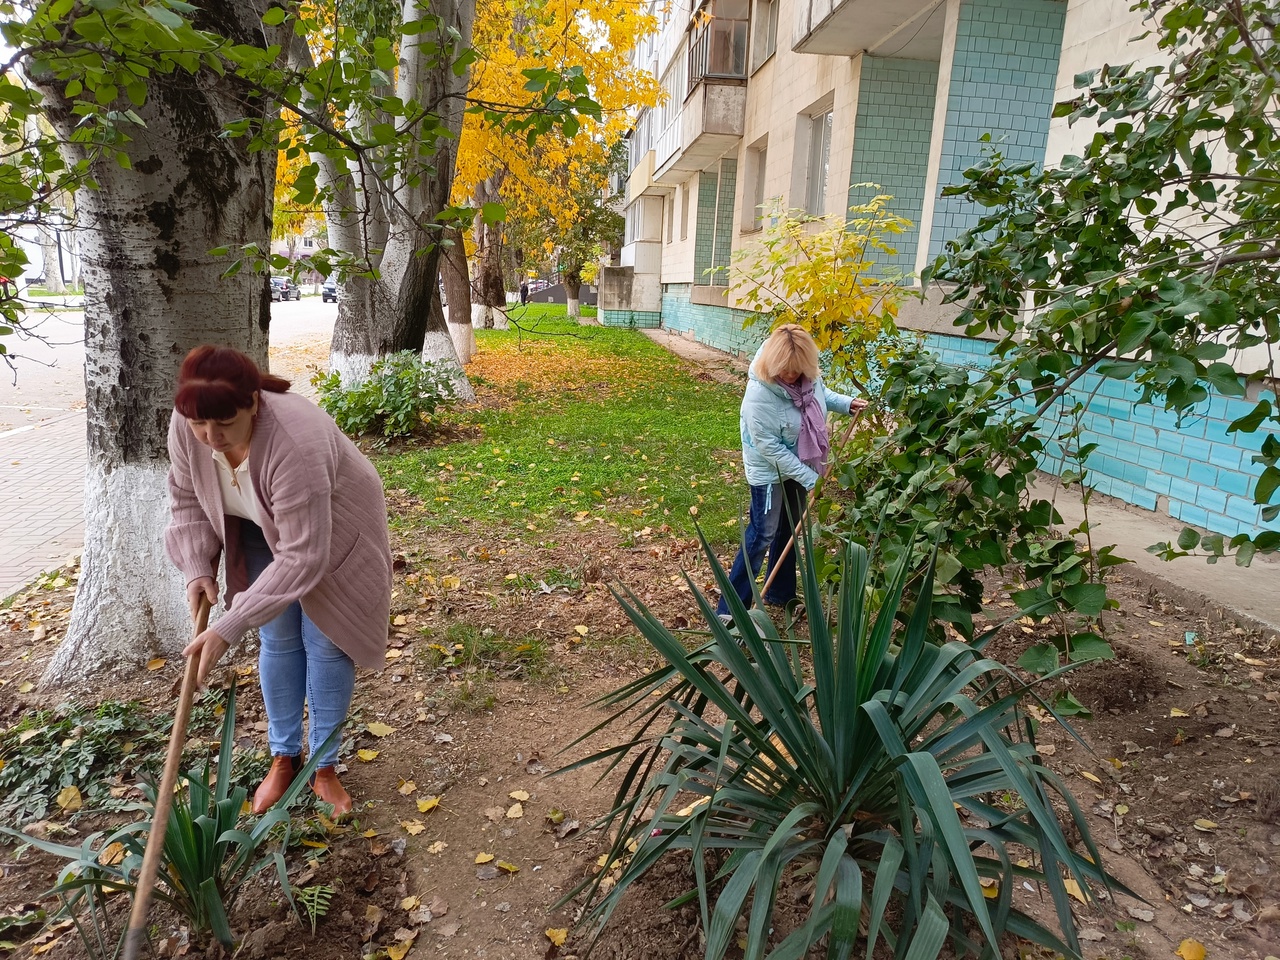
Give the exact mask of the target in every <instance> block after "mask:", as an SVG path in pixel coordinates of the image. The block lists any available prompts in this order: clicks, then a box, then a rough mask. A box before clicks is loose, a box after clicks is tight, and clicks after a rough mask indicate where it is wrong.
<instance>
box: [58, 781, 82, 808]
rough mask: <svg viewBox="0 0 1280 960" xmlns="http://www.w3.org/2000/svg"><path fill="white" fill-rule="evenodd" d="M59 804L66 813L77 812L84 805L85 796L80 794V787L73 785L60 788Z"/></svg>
mask: <svg viewBox="0 0 1280 960" xmlns="http://www.w3.org/2000/svg"><path fill="white" fill-rule="evenodd" d="M58 806H59V807H61V808H62V809H63V811H64V812H66V813H75V812H76V811H77V810H79V809H80V808H81V807H82V806H84V798H83V797H81V796H80V788H79V787H77V786H74V785H73V786H70V787H63V788H62V789H61V790H59V791H58Z"/></svg>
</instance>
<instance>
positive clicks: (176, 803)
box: [0, 684, 338, 957]
mask: <svg viewBox="0 0 1280 960" xmlns="http://www.w3.org/2000/svg"><path fill="white" fill-rule="evenodd" d="M235 703H236V692H235V686H234V684H233V685H232V687H231V689H230V691H229V692H228V694H227V703H226V712H225V714H224V715H223V723H222V738H221V742H220V745H219V749H218V754H217V757H216V769H211V767H210V763H209V760H208V758H205V760H204V761H203V763H201V764H200V765H199V766H197V767H196V769H195V770H188V771H183V772H182V773H181V775H180V777H179V783H178V786H177V789H175V791H174V797H173V805H172V807H170V810H169V825H168V828H167V830H166V832H165V836H164V850H163V855H162V859H161V865H160V871H159V876H158V880H157V884H156V888H155V891H154V894H153V898H154V899H155V900H157V901H160V902H162V903H165V904H167V905H169V906H170V907H171V908H172V909H173V910H174V911H176V912H177V913H178V914H179V915H181V916H182V917H183V918H184V919H185V920H186V921H187V922H188V923H190V925H191V927H192V929H193V930H195V931H197V932H211V933H212V934H213V935H214V936H215V937H217V939H218V940H219V941H220V942H221V943H223V944H225V945H226V946H228V947H229V946H231V945H232V944H233V937H232V934H231V928H230V925H229V922H228V919H227V914H228V911H229V910H230V908H231V906H232V905H233V904H234V903H235V900H236V897H237V896H238V894H239V892H240V888H241V886H242V885H243V884H244V882H245V881H246V880H248V879H249V878H250V877H253V876H254V875H255V874H257V873H259V872H260V871H262V870H264V869H266V868H267V867H270V866H274V867H275V868H276V871H277V873H278V875H279V878H280V885H281V889H283V890H284V891H285V896H286V897H288V898H289V902H290V904H293V894H292V887H291V886H290V884H289V879H288V874H287V872H286V869H285V861H284V856H283V853H282V851H283V850H284V849H286V848H287V846H288V842H289V819H290V818H289V812H288V807H289V805H290V804H291V803H292V802H293V801H294V799H295V798H296V797H297V795H298V793H299V792H300V791H301V790H302V789H303V788H304V787H305V786H306V785H307V782H308V778H309V777H310V776H311V774H312V773H313V772H314V771H315V767H316V763H317V761H318V759H319V757H320V756H321V755H322V754H323V753H324V749H325V748H327V747H328V743H326V744H325V745H324V747H322V748H321V749H320V750H317V751H316V752H315V753H314V754H313V755H312V758H311V759H310V760H309V761H308V762H307V763H306V764H305V765H304V766H303V768H302V770H301V771H299V773H298V776H297V778H296V779H295V780H294V782H293V784H292V785H291V786H290V787H289V789H288V790H287V791H285V794H284V796H282V797H281V798H280V800H279V802H278V803H277V804H276V805H275V806H274V807H272V809H271V810H270V811H268V812H267V813H266V814H265V815H264V816H263V817H262V818H261V819H259V820H258V821H256V822H255V823H254V824H253V825H252V827H250V828H249V829H247V830H242V829H240V827H239V820H240V813H241V809H242V808H243V807H244V804H245V800H246V799H247V798H248V795H249V793H248V789H247V788H246V787H245V786H243V785H241V784H235V783H234V782H233V780H232V765H233V760H234V756H233V754H234V742H235V712H236V711H235ZM337 735H338V734H337V731H335V732H334V734H333V735H332V736H331V739H332V737H336V736H337ZM143 793H144V795H145V797H146V802H145V803H137V804H132V805H130V806H129V807H128V808H126V809H132V810H136V811H138V812H140V813H142V814H143V819H141V820H139V821H137V822H135V823H130V824H127V825H126V826H124V827H121V828H119V829H117V830H114V831H98V832H96V833H93V834H90V835H89V836H88V837H86V838H85V839H84V841H83V842H82V843H81V844H80V845H79V846H78V847H76V846H70V845H66V844H60V843H53V842H52V841H49V840H40V839H37V838H34V837H29V836H27V835H25V834H23V833H20V832H19V831H17V830H14V829H12V828H11V827H6V826H0V833H5V834H8V835H9V836H11V837H13V838H14V839H16V840H19V841H21V842H22V843H25V844H29V845H30V846H33V847H36V848H37V849H39V850H43V851H44V852H45V853H50V854H53V855H54V856H56V857H60V858H62V859H64V860H65V861H67V862H66V866H65V867H64V868H63V870H62V872H61V873H60V874H59V879H58V883H57V885H56V886H54V887H53V888H52V889H51V890H50V891H49V892H48V893H47V894H46V896H51V897H55V898H57V900H58V901H59V903H60V904H61V910H60V911H59V913H58V914H57V915H56V916H55V918H54V919H59V918H61V917H64V916H65V917H68V918H70V919H71V920H73V921H74V923H75V925H76V929H77V930H78V931H79V933H80V937H81V940H82V941H83V943H84V946H85V948H86V950H88V952H89V954H90V956H91V957H113V956H115V955H116V952H117V951H118V950H119V947H120V943H121V938H122V937H123V935H124V931H123V930H120V931H114V925H113V923H112V919H111V916H110V913H109V911H108V909H107V907H108V898H109V896H110V895H112V894H114V893H118V892H121V891H126V892H129V893H133V892H134V889H135V883H136V880H137V876H138V871H139V870H140V869H141V867H142V857H143V854H144V853H145V851H146V837H147V835H148V834H149V832H150V830H151V822H152V818H153V817H154V814H155V801H156V788H155V785H154V784H152V783H148V782H144V784H143ZM277 828H280V830H279V831H278V830H277ZM273 835H276V836H278V837H279V846H278V847H276V848H273V849H271V850H269V851H266V852H264V848H265V847H266V846H268V844H274V842H275V840H274V839H273ZM294 909H295V911H296V909H297V907H296V905H294Z"/></svg>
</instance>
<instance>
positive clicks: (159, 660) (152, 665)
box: [147, 657, 169, 670]
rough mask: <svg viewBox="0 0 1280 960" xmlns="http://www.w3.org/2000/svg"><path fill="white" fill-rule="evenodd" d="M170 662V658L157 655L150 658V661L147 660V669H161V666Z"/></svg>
mask: <svg viewBox="0 0 1280 960" xmlns="http://www.w3.org/2000/svg"><path fill="white" fill-rule="evenodd" d="M168 662H169V661H168V660H166V659H165V658H164V657H156V658H155V659H154V660H148V661H147V669H148V670H159V669H160V668H161V667H163V666H164V665H165V664H166V663H168Z"/></svg>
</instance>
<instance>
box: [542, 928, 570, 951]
mask: <svg viewBox="0 0 1280 960" xmlns="http://www.w3.org/2000/svg"><path fill="white" fill-rule="evenodd" d="M546 934H547V939H548V940H550V941H551V943H552V944H553V945H554V946H557V947H563V946H564V942H565V941H566V940H568V939H569V930H568V928H566V927H548V928H547V930H546Z"/></svg>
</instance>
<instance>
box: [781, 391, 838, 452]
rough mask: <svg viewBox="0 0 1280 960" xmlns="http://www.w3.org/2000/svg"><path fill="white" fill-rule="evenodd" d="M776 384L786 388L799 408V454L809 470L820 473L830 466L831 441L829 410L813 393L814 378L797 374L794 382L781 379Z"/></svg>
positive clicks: (793, 402) (797, 448)
mask: <svg viewBox="0 0 1280 960" xmlns="http://www.w3.org/2000/svg"><path fill="white" fill-rule="evenodd" d="M777 383H778V386H780V387H782V389H783V390H785V391H787V396H788V397H790V398H791V403H792V405H793V406H794V407H795V408H796V409H797V410H799V411H800V442H799V443H798V444H797V445H796V456H798V457H799V458H800V460H801V461H802V462H803V463H804V465H805V466H807V467H809V469H811V470H813V471H814V472H815V473H821V472H822V470H823V468H824V467H826V465H827V454H828V453H829V452H830V450H831V442H830V440H829V439H828V438H827V415H826V411H825V410H823V409H822V406H821V405H820V404H819V403H818V398H817V396H816V395H815V394H814V389H813V381H812V380H810V379H809V378H808V377H798V378H797V379H796V382H795V383H785V382H783V381H782V380H779V381H777Z"/></svg>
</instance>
